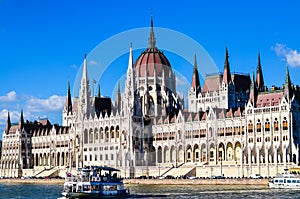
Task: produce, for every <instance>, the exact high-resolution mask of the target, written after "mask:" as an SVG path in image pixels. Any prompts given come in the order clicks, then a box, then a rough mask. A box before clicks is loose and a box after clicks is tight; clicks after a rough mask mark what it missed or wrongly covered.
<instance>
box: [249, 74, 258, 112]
mask: <svg viewBox="0 0 300 199" xmlns="http://www.w3.org/2000/svg"><path fill="white" fill-rule="evenodd" d="M256 98H257V88H256V85H255V78H254V72H252V80H251V86H250V101H251V102H252V105H253V106H254V107H255V106H256Z"/></svg>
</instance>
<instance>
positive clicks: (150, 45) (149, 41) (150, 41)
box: [148, 16, 156, 48]
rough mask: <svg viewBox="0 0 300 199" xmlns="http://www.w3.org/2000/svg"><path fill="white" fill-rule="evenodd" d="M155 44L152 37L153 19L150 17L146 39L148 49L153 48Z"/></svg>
mask: <svg viewBox="0 0 300 199" xmlns="http://www.w3.org/2000/svg"><path fill="white" fill-rule="evenodd" d="M155 44H156V39H155V36H154V31H153V19H152V16H151V21H150V36H149V38H148V45H149V46H148V48H155Z"/></svg>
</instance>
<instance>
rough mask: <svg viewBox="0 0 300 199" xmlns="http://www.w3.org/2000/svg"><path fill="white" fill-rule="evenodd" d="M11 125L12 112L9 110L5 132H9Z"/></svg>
mask: <svg viewBox="0 0 300 199" xmlns="http://www.w3.org/2000/svg"><path fill="white" fill-rule="evenodd" d="M10 127H11V121H10V114H9V112H8V113H7V121H6V127H5V133H6V134H8V133H9V129H10Z"/></svg>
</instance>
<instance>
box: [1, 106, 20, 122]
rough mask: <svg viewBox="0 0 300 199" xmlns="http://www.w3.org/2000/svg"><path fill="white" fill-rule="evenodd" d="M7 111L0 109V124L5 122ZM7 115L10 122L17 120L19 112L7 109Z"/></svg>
mask: <svg viewBox="0 0 300 199" xmlns="http://www.w3.org/2000/svg"><path fill="white" fill-rule="evenodd" d="M7 113H8V110H7V109H2V111H1V112H0V125H4V124H6V120H7ZM9 116H10V121H11V122H12V123H14V122H17V121H19V119H20V112H18V111H9Z"/></svg>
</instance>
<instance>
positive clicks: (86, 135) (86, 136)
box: [83, 129, 89, 144]
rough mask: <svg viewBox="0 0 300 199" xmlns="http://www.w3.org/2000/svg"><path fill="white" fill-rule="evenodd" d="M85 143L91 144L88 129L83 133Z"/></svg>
mask: <svg viewBox="0 0 300 199" xmlns="http://www.w3.org/2000/svg"><path fill="white" fill-rule="evenodd" d="M83 142H84V144H87V143H88V142H89V137H88V131H87V129H84V131H83Z"/></svg>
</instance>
